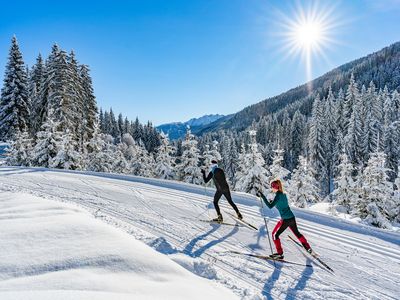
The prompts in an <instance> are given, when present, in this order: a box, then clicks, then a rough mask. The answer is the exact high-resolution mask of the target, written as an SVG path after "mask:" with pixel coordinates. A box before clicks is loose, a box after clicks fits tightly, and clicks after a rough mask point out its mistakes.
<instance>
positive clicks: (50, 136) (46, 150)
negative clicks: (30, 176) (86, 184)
mask: <svg viewBox="0 0 400 300" xmlns="http://www.w3.org/2000/svg"><path fill="white" fill-rule="evenodd" d="M58 126H59V124H58V123H57V122H54V121H53V112H52V110H51V109H50V110H49V113H48V117H47V121H46V122H44V123H43V125H42V127H41V130H40V131H38V133H37V134H36V144H35V147H34V148H33V153H32V162H33V165H35V166H38V167H45V168H48V167H50V165H51V163H52V160H53V158H54V157H56V155H57V153H58V151H59V147H60V144H61V142H62V133H61V132H60V131H58V130H57V128H58Z"/></svg>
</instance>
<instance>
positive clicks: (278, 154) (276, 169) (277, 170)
mask: <svg viewBox="0 0 400 300" xmlns="http://www.w3.org/2000/svg"><path fill="white" fill-rule="evenodd" d="M283 155H284V150H283V149H279V148H278V149H275V150H274V156H273V159H272V165H270V166H269V172H270V173H271V175H270V177H269V178H268V182H271V181H274V180H277V179H279V180H281V181H282V182H285V181H286V179H287V178H288V176H289V175H290V171H289V170H287V169H286V168H284V167H283Z"/></svg>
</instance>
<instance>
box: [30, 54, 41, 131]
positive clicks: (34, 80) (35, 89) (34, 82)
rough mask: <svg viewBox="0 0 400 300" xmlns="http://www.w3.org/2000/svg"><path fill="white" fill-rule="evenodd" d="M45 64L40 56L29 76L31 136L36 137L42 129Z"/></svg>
mask: <svg viewBox="0 0 400 300" xmlns="http://www.w3.org/2000/svg"><path fill="white" fill-rule="evenodd" d="M43 76H44V63H43V59H42V56H41V55H40V54H39V56H38V57H37V59H36V64H35V65H34V66H33V68H32V71H31V72H30V76H29V86H28V95H29V98H30V104H31V109H30V112H31V117H30V124H31V135H32V136H35V135H36V132H38V131H39V129H40V125H41V124H40V105H41V102H40V92H41V84H42V82H43V80H44V78H43Z"/></svg>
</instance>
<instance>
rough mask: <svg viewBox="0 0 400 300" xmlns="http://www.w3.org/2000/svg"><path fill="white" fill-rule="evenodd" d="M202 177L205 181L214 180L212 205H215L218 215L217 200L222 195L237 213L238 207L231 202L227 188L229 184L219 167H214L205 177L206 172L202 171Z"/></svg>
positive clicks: (219, 212) (219, 211)
mask: <svg viewBox="0 0 400 300" xmlns="http://www.w3.org/2000/svg"><path fill="white" fill-rule="evenodd" d="M203 179H204V182H205V183H207V182H209V181H210V180H211V179H212V180H213V181H214V185H215V187H216V188H217V191H216V192H215V195H214V207H215V210H216V211H217V214H218V215H220V214H221V210H220V209H219V205H218V201H219V199H221V196H222V195H224V196H225V198H226V200H228V203H229V204H230V205H231V206H232V207H233V209H234V210H235V212H236V214H239V209H238V208H237V206H236V205H235V203H233V201H232V197H231V192H230V190H229V185H228V183H227V182H226V178H225V173H224V171H223V170H222V169H221V168H218V167H217V168H215V169H214V170H213V171H211V172H210V173H208V175H207V177H206V173H205V172H203Z"/></svg>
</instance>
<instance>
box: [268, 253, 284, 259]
mask: <svg viewBox="0 0 400 300" xmlns="http://www.w3.org/2000/svg"><path fill="white" fill-rule="evenodd" d="M269 257H271V258H273V259H283V258H284V256H283V254H279V253H274V254H271V255H270V256H269Z"/></svg>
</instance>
